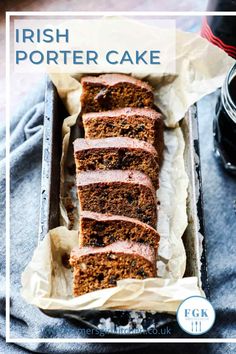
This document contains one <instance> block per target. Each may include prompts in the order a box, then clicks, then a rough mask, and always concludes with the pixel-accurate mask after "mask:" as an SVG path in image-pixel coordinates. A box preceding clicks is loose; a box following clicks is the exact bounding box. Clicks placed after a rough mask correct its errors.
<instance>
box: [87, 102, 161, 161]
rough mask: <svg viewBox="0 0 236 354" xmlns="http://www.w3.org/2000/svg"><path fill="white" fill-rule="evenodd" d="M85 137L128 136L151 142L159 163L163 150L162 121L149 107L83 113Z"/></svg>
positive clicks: (157, 113) (159, 114)
mask: <svg viewBox="0 0 236 354" xmlns="http://www.w3.org/2000/svg"><path fill="white" fill-rule="evenodd" d="M82 119H83V126H84V131H85V138H88V139H101V138H108V137H118V136H123V137H129V138H135V139H139V140H143V141H146V142H148V143H149V144H152V145H153V146H154V147H155V149H156V150H157V153H158V157H159V163H160V162H161V161H162V155H163V150H164V133H163V131H164V123H163V116H162V114H161V113H159V112H157V111H155V110H154V109H151V108H130V107H126V108H121V109H116V110H113V111H103V112H92V113H85V114H83V116H82Z"/></svg>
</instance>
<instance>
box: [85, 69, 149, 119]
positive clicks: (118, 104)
mask: <svg viewBox="0 0 236 354" xmlns="http://www.w3.org/2000/svg"><path fill="white" fill-rule="evenodd" d="M81 84H82V94H81V106H82V112H84V113H85V112H100V111H106V110H110V109H115V108H123V107H140V108H141V107H153V100H154V98H153V92H152V88H151V86H150V85H149V84H148V83H146V82H144V81H141V80H138V79H136V78H134V77H132V76H128V75H124V74H103V75H99V76H84V77H82V79H81Z"/></svg>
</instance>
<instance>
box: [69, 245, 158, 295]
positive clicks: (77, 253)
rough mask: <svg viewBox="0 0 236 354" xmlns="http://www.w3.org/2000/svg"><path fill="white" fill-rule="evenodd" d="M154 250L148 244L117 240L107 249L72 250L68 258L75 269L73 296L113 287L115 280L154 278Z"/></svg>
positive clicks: (86, 248) (85, 248)
mask: <svg viewBox="0 0 236 354" xmlns="http://www.w3.org/2000/svg"><path fill="white" fill-rule="evenodd" d="M155 256H156V255H155V250H154V248H152V247H151V246H149V245H144V244H138V243H135V242H126V241H119V242H115V243H112V244H111V245H109V246H106V247H83V248H79V247H75V248H74V249H73V250H72V252H71V256H70V265H71V266H72V267H74V274H73V278H74V280H73V294H74V296H79V295H83V294H86V293H88V292H91V291H95V290H99V289H104V288H110V287H114V286H116V282H117V280H120V279H127V278H135V279H145V278H150V277H155V276H156V260H155Z"/></svg>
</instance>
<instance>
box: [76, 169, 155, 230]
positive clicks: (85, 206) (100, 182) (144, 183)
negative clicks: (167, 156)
mask: <svg viewBox="0 0 236 354" xmlns="http://www.w3.org/2000/svg"><path fill="white" fill-rule="evenodd" d="M77 188H78V197H79V204H80V210H81V211H83V210H88V211H93V212H98V213H111V214H115V215H123V216H128V217H131V218H136V219H138V220H140V221H142V222H144V223H146V224H148V225H150V226H152V227H154V228H156V224H157V200H156V193H155V189H154V187H153V185H152V182H151V180H150V179H149V177H148V176H147V175H145V174H144V173H142V172H139V171H129V170H127V171H122V170H109V171H87V172H80V173H78V174H77Z"/></svg>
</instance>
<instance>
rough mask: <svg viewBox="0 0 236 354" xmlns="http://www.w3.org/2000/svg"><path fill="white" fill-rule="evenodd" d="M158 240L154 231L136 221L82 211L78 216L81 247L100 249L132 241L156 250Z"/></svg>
mask: <svg viewBox="0 0 236 354" xmlns="http://www.w3.org/2000/svg"><path fill="white" fill-rule="evenodd" d="M159 240H160V236H159V234H158V233H157V231H156V230H155V229H153V228H152V227H151V226H149V225H147V224H145V223H143V222H141V221H139V220H137V219H132V218H128V217H125V216H119V215H111V214H100V213H94V212H90V211H83V212H82V213H81V215H80V232H79V244H80V246H81V247H85V246H96V247H102V246H107V245H109V244H111V243H113V242H116V241H133V242H139V243H142V244H148V245H150V246H153V247H154V248H155V249H157V248H158V243H159Z"/></svg>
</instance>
